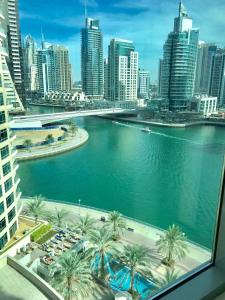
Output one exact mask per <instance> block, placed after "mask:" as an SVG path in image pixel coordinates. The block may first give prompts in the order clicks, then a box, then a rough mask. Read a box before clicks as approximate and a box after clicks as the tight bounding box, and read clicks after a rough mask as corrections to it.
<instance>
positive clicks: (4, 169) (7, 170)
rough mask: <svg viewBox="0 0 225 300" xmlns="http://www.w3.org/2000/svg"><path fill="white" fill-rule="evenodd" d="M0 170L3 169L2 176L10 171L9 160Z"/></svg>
mask: <svg viewBox="0 0 225 300" xmlns="http://www.w3.org/2000/svg"><path fill="white" fill-rule="evenodd" d="M2 171H3V175H4V176H6V175H7V174H9V172H11V164H10V162H7V163H6V164H4V165H3V167H2Z"/></svg>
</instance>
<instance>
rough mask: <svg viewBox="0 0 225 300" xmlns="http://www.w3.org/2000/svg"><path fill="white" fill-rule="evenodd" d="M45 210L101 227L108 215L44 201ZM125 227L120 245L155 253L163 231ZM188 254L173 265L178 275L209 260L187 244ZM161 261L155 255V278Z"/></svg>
mask: <svg viewBox="0 0 225 300" xmlns="http://www.w3.org/2000/svg"><path fill="white" fill-rule="evenodd" d="M21 201H24V202H26V201H29V199H28V198H27V199H26V198H24V199H22V200H21ZM45 203H46V210H49V211H53V210H54V209H55V208H57V209H66V210H67V211H69V212H70V214H69V216H68V217H67V224H68V225H69V224H70V223H75V222H76V221H77V220H78V219H79V215H82V216H84V215H86V214H89V215H90V216H91V217H93V218H95V219H96V220H97V222H96V225H97V226H101V225H102V224H103V223H102V222H101V221H100V218H101V217H105V218H107V216H108V214H107V213H106V212H102V211H98V210H95V209H91V208H87V207H82V206H80V207H79V206H78V205H69V204H63V203H59V202H50V201H45ZM126 222H127V227H130V228H132V229H133V230H134V231H133V232H132V231H128V230H126V231H125V233H124V235H123V238H122V243H130V244H142V245H145V246H146V247H149V248H150V249H151V250H153V251H156V247H155V242H156V241H157V240H158V239H159V234H162V233H163V230H160V229H159V228H156V227H153V226H151V225H149V226H148V225H145V224H142V223H139V222H136V221H133V220H130V219H126ZM188 250H189V251H188V254H187V256H186V257H185V258H184V259H182V260H181V261H178V262H177V263H176V265H175V269H176V271H178V272H179V274H180V275H183V274H185V273H187V272H189V271H192V270H193V269H194V268H196V267H199V266H200V265H201V264H204V263H206V262H209V261H210V259H211V253H210V251H209V250H207V249H205V248H203V247H201V246H199V245H196V244H194V243H191V242H188ZM161 259H162V257H160V255H159V254H156V259H155V260H154V261H153V269H152V271H153V274H155V275H156V276H161V275H163V274H164V273H165V267H164V266H163V265H162V264H161Z"/></svg>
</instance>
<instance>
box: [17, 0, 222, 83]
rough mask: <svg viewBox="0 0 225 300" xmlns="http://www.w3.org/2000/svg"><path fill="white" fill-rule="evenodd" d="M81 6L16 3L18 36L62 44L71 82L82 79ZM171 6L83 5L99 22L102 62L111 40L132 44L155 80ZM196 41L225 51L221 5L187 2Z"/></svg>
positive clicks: (153, 1)
mask: <svg viewBox="0 0 225 300" xmlns="http://www.w3.org/2000/svg"><path fill="white" fill-rule="evenodd" d="M83 1H84V0H20V1H19V7H20V22H21V33H22V36H23V37H24V36H25V35H27V34H31V35H32V36H33V37H34V38H35V39H36V41H37V43H39V42H40V40H41V29H42V28H43V32H44V35H45V40H46V41H48V42H52V43H57V44H63V45H65V46H67V47H68V48H69V50H70V57H71V63H72V69H73V78H74V80H79V79H80V28H81V27H82V26H83V24H84V8H83ZM178 2H179V1H174V0H110V1H108V0H87V4H88V16H89V17H93V18H98V19H99V20H100V25H101V28H102V32H103V38H104V57H107V47H108V44H109V41H110V39H111V38H114V37H118V38H124V39H129V40H133V41H134V43H135V47H136V50H137V51H139V56H140V63H139V64H140V67H142V68H146V69H148V70H149V71H150V72H151V78H152V81H154V80H156V79H157V74H158V60H159V58H160V57H161V56H162V49H163V43H164V41H165V39H166V37H167V35H168V33H169V32H170V31H171V30H172V28H173V19H174V17H175V16H176V15H177V13H178ZM184 5H185V6H186V8H187V10H188V12H189V14H190V15H191V16H192V17H193V21H194V23H193V24H194V27H196V28H199V29H200V40H203V41H206V42H215V43H217V44H218V45H219V46H221V47H222V46H224V45H225V35H224V31H225V18H224V13H225V1H224V0H213V1H212V0H186V1H184Z"/></svg>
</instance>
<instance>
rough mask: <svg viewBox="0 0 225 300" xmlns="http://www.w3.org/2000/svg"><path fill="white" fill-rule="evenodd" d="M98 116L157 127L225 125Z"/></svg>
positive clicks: (221, 123) (219, 123)
mask: <svg viewBox="0 0 225 300" xmlns="http://www.w3.org/2000/svg"><path fill="white" fill-rule="evenodd" d="M97 117H98V118H103V119H108V120H117V121H125V122H128V123H135V124H142V125H150V126H156V127H167V128H186V127H192V126H199V125H212V126H222V127H223V126H225V121H224V122H219V121H216V122H215V121H208V120H205V121H204V120H202V121H193V122H190V123H179V124H178V123H162V122H156V121H145V120H138V119H137V118H127V117H124V118H123V117H116V116H109V115H101V116H97Z"/></svg>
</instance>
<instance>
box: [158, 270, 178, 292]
mask: <svg viewBox="0 0 225 300" xmlns="http://www.w3.org/2000/svg"><path fill="white" fill-rule="evenodd" d="M178 277H179V272H176V271H175V269H174V268H172V269H171V268H166V273H165V274H164V276H163V277H161V278H160V279H155V280H154V282H156V285H157V286H158V287H159V288H163V287H165V286H166V285H169V284H170V283H172V282H174V281H176V280H177V278H178Z"/></svg>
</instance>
